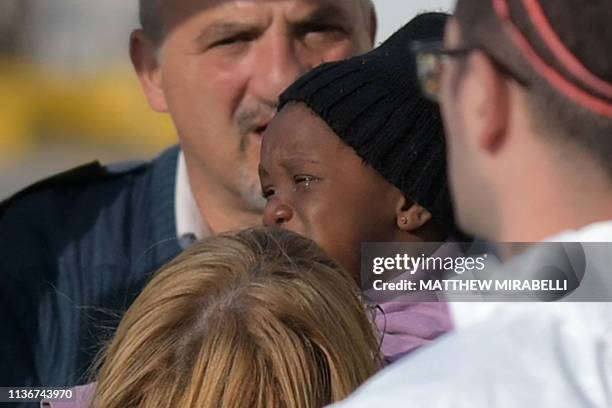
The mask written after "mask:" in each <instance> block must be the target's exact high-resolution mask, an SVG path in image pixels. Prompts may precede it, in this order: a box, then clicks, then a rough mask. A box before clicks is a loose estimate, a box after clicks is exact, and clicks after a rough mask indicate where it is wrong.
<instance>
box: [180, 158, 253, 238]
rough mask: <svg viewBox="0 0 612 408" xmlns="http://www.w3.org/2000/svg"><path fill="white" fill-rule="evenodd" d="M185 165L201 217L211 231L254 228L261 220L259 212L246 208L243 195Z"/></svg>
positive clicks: (219, 231) (220, 231) (218, 232)
mask: <svg viewBox="0 0 612 408" xmlns="http://www.w3.org/2000/svg"><path fill="white" fill-rule="evenodd" d="M190 169H193V167H190V166H189V164H187V171H188V173H189V183H190V187H191V191H192V194H193V197H194V199H195V201H196V204H197V205H198V209H199V210H200V214H201V216H202V219H203V220H204V222H205V223H206V225H207V226H208V228H209V229H210V231H211V233H213V234H220V233H223V232H228V231H238V230H242V229H245V228H249V227H256V226H259V225H261V223H262V214H261V213H260V212H256V211H253V210H251V209H248V208H247V207H246V205H244V203H243V199H242V197H240V196H239V195H237V194H235V193H234V192H231V191H228V190H227V188H225V186H223V185H221V184H220V183H219V182H218V181H217V180H214V178H212V177H210V176H209V175H207V174H205V173H204V172H199V171H195V170H190Z"/></svg>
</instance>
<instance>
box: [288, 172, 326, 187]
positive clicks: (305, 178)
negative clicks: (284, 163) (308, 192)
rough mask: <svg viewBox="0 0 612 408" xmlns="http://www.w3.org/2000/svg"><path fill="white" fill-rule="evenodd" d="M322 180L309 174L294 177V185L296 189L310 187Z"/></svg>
mask: <svg viewBox="0 0 612 408" xmlns="http://www.w3.org/2000/svg"><path fill="white" fill-rule="evenodd" d="M319 180H320V179H319V178H318V177H315V176H309V175H307V174H300V175H297V176H293V183H294V184H295V185H296V187H298V186H299V187H310V186H311V185H312V183H315V182H317V181H319Z"/></svg>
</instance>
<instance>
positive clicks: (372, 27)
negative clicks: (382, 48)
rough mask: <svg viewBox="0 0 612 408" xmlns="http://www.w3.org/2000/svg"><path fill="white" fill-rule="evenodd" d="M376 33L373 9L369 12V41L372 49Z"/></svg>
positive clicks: (376, 19) (374, 11) (376, 25)
mask: <svg viewBox="0 0 612 408" xmlns="http://www.w3.org/2000/svg"><path fill="white" fill-rule="evenodd" d="M377 32H378V17H377V16H376V10H374V7H372V8H371V10H370V41H371V42H372V47H374V45H375V44H376V33H377Z"/></svg>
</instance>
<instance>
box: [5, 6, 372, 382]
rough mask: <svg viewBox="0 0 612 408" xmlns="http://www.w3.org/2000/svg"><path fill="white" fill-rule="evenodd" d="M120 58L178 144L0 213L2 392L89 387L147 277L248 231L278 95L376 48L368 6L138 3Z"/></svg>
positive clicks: (54, 183)
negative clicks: (206, 243)
mask: <svg viewBox="0 0 612 408" xmlns="http://www.w3.org/2000/svg"><path fill="white" fill-rule="evenodd" d="M140 20H141V24H142V28H141V29H138V30H136V31H134V32H133V34H132V36H131V39H130V55H131V58H132V62H133V64H134V67H135V70H136V72H137V74H138V77H139V80H140V82H141V85H142V88H143V91H144V93H145V95H146V97H147V99H148V102H149V104H150V106H151V108H152V109H153V110H155V111H158V112H169V113H170V115H171V116H172V119H173V121H174V124H175V126H176V129H177V134H178V136H179V141H180V143H179V144H180V147H173V148H170V149H169V150H167V151H166V152H164V153H162V154H161V155H160V156H159V157H158V158H156V159H155V160H153V161H152V162H150V163H142V164H138V165H132V166H121V167H117V166H109V167H102V166H100V165H97V164H93V165H88V166H84V167H82V168H79V169H76V170H73V171H70V172H67V173H64V174H62V175H59V176H56V177H54V178H51V179H48V180H45V181H43V182H41V183H38V184H36V185H34V186H31V187H30V188H28V189H26V190H25V191H23V192H21V193H19V194H17V195H16V196H15V197H13V198H12V199H10V200H8V201H7V202H5V203H3V204H2V206H1V207H0V248H1V251H2V257H0V271H1V274H2V282H3V283H2V285H0V286H1V288H0V316H2V322H3V323H2V324H3V329H4V330H3V333H4V336H3V339H2V340H1V341H0V361H2V362H3V368H4V370H2V374H1V375H0V385H2V386H20V387H23V386H40V385H44V386H67V385H75V384H77V383H80V382H83V381H85V380H86V378H85V376H84V374H85V373H86V371H87V369H88V368H89V366H90V363H91V362H92V360H93V359H94V357H95V355H96V353H97V351H98V350H99V348H100V344H101V343H102V342H103V340H104V336H103V335H104V334H111V333H108V332H109V330H105V328H111V329H112V328H113V327H114V326H115V325H116V322H117V321H118V319H117V317H118V316H120V314H121V313H122V312H123V311H124V310H126V308H127V307H128V306H129V304H130V303H131V301H132V300H133V299H134V297H135V296H136V295H137V294H138V292H139V291H140V290H141V289H142V287H143V286H144V284H145V283H146V280H147V278H148V277H149V276H150V274H151V273H152V272H154V271H155V269H157V268H158V267H160V266H161V265H162V264H164V263H165V262H167V261H169V260H170V259H172V258H174V257H175V256H176V255H177V254H178V253H179V252H180V251H181V250H182V249H183V248H185V247H186V246H187V245H189V243H191V242H193V241H194V240H195V239H197V238H203V237H205V236H207V235H210V234H216V233H220V232H224V231H228V230H234V229H241V228H244V227H248V226H253V225H258V224H259V223H260V220H261V211H262V209H263V206H264V204H265V201H264V200H263V198H262V196H261V192H260V188H259V179H258V176H257V165H258V162H259V149H260V144H261V133H262V132H263V130H264V129H265V127H266V125H267V123H268V122H269V121H270V119H271V117H272V115H273V113H274V110H275V105H276V100H277V97H278V95H279V93H280V92H281V91H282V90H283V89H284V88H285V87H287V86H288V85H289V84H291V83H292V82H293V80H295V79H296V78H297V77H298V76H299V75H300V74H302V73H304V72H305V71H307V70H309V69H311V68H313V67H315V66H317V65H319V64H320V63H321V62H325V61H331V60H338V59H342V58H345V57H347V56H350V55H354V54H358V53H361V52H364V51H366V50H368V49H369V48H371V47H372V45H373V41H374V37H375V32H376V18H375V14H374V9H373V6H372V3H371V2H370V1H369V0H140Z"/></svg>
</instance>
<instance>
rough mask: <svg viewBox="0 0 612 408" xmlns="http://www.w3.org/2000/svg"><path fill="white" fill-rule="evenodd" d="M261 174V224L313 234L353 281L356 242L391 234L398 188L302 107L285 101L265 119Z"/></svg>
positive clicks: (357, 251)
mask: <svg viewBox="0 0 612 408" xmlns="http://www.w3.org/2000/svg"><path fill="white" fill-rule="evenodd" d="M259 175H260V179H261V186H262V191H263V194H264V197H265V198H266V200H267V205H266V208H265V211H264V224H266V225H277V226H280V227H283V228H287V229H289V230H292V231H295V232H297V233H300V234H302V235H304V236H307V237H309V238H311V239H313V240H314V241H315V242H317V243H318V244H319V245H320V246H321V247H322V248H323V249H324V250H325V251H327V252H328V253H329V254H330V255H331V256H332V257H334V258H335V259H336V260H337V261H338V262H340V263H341V264H342V266H344V267H345V268H346V269H347V270H348V271H349V272H351V273H352V274H353V275H354V276H355V278H356V279H357V280H358V276H359V259H360V258H359V254H360V249H361V248H360V247H361V242H366V241H388V240H390V239H391V238H392V237H393V234H394V233H395V231H396V217H395V215H396V208H395V207H396V206H397V203H398V202H399V201H398V200H399V198H400V197H402V195H401V192H400V191H399V190H398V189H397V188H396V187H394V186H393V185H391V184H390V183H388V182H387V181H386V180H384V179H383V178H382V177H381V176H380V175H379V174H378V173H377V172H376V171H375V170H373V169H372V168H370V167H369V166H367V165H365V164H364V163H363V161H362V160H361V158H360V157H359V156H358V155H357V154H356V153H355V152H354V150H352V149H351V148H350V147H349V146H347V145H346V144H344V142H342V140H341V139H340V138H339V137H338V136H336V134H335V133H334V132H333V131H332V130H331V129H330V128H329V127H328V126H327V124H325V122H323V121H322V120H321V119H320V118H319V117H317V116H315V115H314V114H313V113H312V112H311V111H310V110H309V109H308V108H307V107H306V106H305V105H303V104H290V105H287V106H285V107H284V108H283V109H282V110H281V111H280V112H279V113H278V114H277V116H276V117H275V118H274V120H272V122H271V123H270V124H269V126H268V128H267V129H266V131H265V133H264V137H263V144H262V149H261V163H260V166H259Z"/></svg>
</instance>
